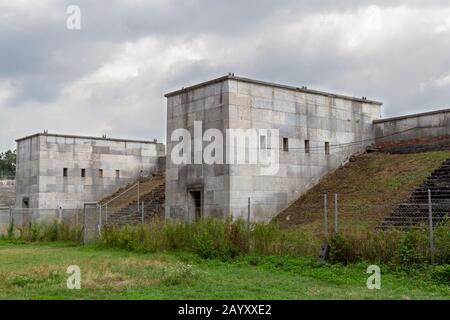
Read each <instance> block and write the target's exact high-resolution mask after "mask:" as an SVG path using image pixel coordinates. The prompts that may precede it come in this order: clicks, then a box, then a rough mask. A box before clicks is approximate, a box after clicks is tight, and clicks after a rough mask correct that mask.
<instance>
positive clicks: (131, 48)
mask: <svg viewBox="0 0 450 320" xmlns="http://www.w3.org/2000/svg"><path fill="white" fill-rule="evenodd" d="M69 4H77V5H79V6H80V7H81V11H82V30H80V31H69V30H67V29H66V27H65V21H66V18H67V14H66V12H65V11H66V7H67V6H68V5H69ZM449 36H450V4H448V1H427V2H424V1H418V0H417V1H416V0H413V1H406V0H405V1H361V0H344V1H339V2H338V3H336V1H331V0H324V1H298V0H295V1H294V0H285V1H269V0H263V1H261V0H259V1H256V0H249V1H242V0H241V1H237V0H232V1H201V0H184V1H175V0H170V1H169V0H164V1H163V0H155V1H144V0H134V1H129V0H128V1H125V0H109V1H88V0H84V1H54V0H46V1H45V0H43V1H39V4H36V3H35V2H31V1H30V2H26V1H25V2H17V1H14V0H2V1H1V2H0V43H1V44H2V50H0V150H3V149H6V148H10V147H14V139H15V138H18V137H20V136H24V135H26V134H31V133H35V132H36V131H42V130H44V129H48V130H49V131H51V132H62V133H74V134H91V135H101V134H102V133H106V134H108V135H110V136H116V137H124V138H141V139H153V138H158V139H160V140H161V139H164V138H165V124H164V119H165V99H164V97H163V94H164V93H165V92H168V91H171V90H173V89H177V88H180V87H182V86H187V85H190V84H193V83H196V82H199V81H204V80H208V79H210V78H212V77H217V76H220V75H223V74H226V73H227V72H234V73H236V74H237V75H242V76H248V77H252V78H257V79H261V80H268V81H273V82H281V83H286V84H292V85H307V86H308V87H311V88H317V89H323V90H329V91H334V92H338V93H344V94H350V95H355V96H362V95H364V96H367V97H370V98H374V99H378V100H382V101H384V102H385V106H384V111H383V112H384V115H385V116H393V115H398V114H404V113H413V112H420V111H425V110H432V109H437V108H443V107H448V101H449V99H450V90H449V89H450V55H449V54H448V53H449V52H450V37H449Z"/></svg>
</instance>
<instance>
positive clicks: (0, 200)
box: [0, 180, 16, 207]
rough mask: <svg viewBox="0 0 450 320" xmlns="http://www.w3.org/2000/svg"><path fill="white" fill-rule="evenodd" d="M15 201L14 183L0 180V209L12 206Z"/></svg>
mask: <svg viewBox="0 0 450 320" xmlns="http://www.w3.org/2000/svg"><path fill="white" fill-rule="evenodd" d="M15 199H16V196H15V181H14V180H0V207H9V206H12V205H14V201H15Z"/></svg>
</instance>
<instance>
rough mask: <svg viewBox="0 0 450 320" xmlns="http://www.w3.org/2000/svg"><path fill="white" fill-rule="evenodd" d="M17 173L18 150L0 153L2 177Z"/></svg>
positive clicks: (0, 174) (0, 173) (0, 172)
mask: <svg viewBox="0 0 450 320" xmlns="http://www.w3.org/2000/svg"><path fill="white" fill-rule="evenodd" d="M15 175H16V150H14V151H11V150H8V151H6V152H2V153H0V177H14V176H15Z"/></svg>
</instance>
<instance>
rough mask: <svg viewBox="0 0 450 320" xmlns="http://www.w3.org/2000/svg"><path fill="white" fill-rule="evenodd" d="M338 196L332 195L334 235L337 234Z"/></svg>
mask: <svg viewBox="0 0 450 320" xmlns="http://www.w3.org/2000/svg"><path fill="white" fill-rule="evenodd" d="M338 227H339V226H338V194H337V193H335V194H334V233H335V234H338V231H339V228H338Z"/></svg>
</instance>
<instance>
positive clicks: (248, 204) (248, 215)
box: [247, 197, 250, 231]
mask: <svg viewBox="0 0 450 320" xmlns="http://www.w3.org/2000/svg"><path fill="white" fill-rule="evenodd" d="M247 231H250V197H248V203H247Z"/></svg>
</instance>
